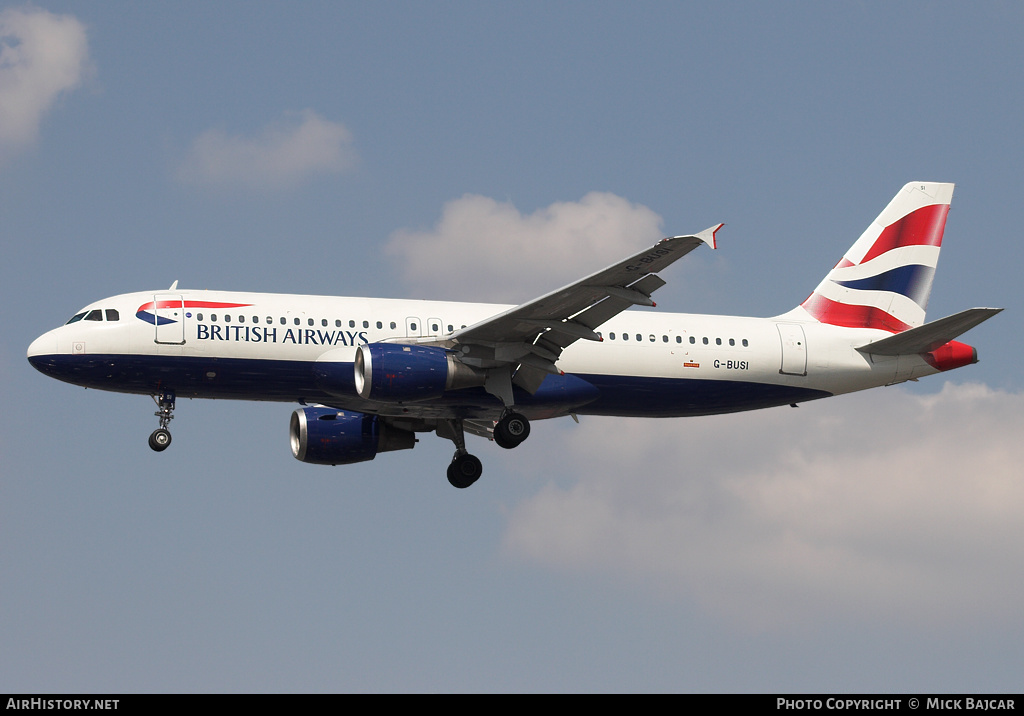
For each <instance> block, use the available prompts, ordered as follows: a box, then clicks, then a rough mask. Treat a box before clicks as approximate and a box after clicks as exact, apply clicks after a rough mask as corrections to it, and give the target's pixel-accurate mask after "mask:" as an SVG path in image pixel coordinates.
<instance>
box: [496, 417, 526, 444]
mask: <svg viewBox="0 0 1024 716" xmlns="http://www.w3.org/2000/svg"><path fill="white" fill-rule="evenodd" d="M528 437H530V421H529V420H527V419H526V416H525V415H520V414H519V413H515V412H507V413H505V414H504V415H503V416H502V417H501V419H500V420H499V421H498V422H497V423H495V424H494V442H496V443H498V445H499V446H500V447H503V448H505V449H506V450H511V449H512V448H514V447H518V446H519V444H520V443H521V442H523V441H524V440H526V438H528Z"/></svg>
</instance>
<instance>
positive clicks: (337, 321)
mask: <svg viewBox="0 0 1024 716" xmlns="http://www.w3.org/2000/svg"><path fill="white" fill-rule="evenodd" d="M334 327H335V328H341V319H340V318H337V319H335V321H334Z"/></svg>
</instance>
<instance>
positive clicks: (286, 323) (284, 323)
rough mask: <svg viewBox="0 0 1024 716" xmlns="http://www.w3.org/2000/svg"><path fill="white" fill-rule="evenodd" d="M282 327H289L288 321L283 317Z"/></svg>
mask: <svg viewBox="0 0 1024 716" xmlns="http://www.w3.org/2000/svg"><path fill="white" fill-rule="evenodd" d="M281 325H282V326H287V325H288V320H287V319H286V318H285V317H284V316H281Z"/></svg>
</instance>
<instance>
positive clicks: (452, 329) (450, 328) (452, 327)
mask: <svg viewBox="0 0 1024 716" xmlns="http://www.w3.org/2000/svg"><path fill="white" fill-rule="evenodd" d="M454 330H455V326H453V325H452V324H450V323H449V324H448V332H449V333H451V332H452V331H454Z"/></svg>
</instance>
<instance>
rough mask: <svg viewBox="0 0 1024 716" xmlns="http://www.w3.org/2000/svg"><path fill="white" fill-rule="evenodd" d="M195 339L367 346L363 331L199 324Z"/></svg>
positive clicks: (367, 341)
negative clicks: (363, 344)
mask: <svg viewBox="0 0 1024 716" xmlns="http://www.w3.org/2000/svg"><path fill="white" fill-rule="evenodd" d="M196 340H198V341H239V342H244V343H295V344H298V345H316V346H354V345H358V344H360V343H369V340H368V339H367V338H366V331H323V330H318V329H314V328H286V329H283V330H279V329H277V328H267V327H265V326H207V325H204V324H201V323H200V324H197V325H196Z"/></svg>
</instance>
